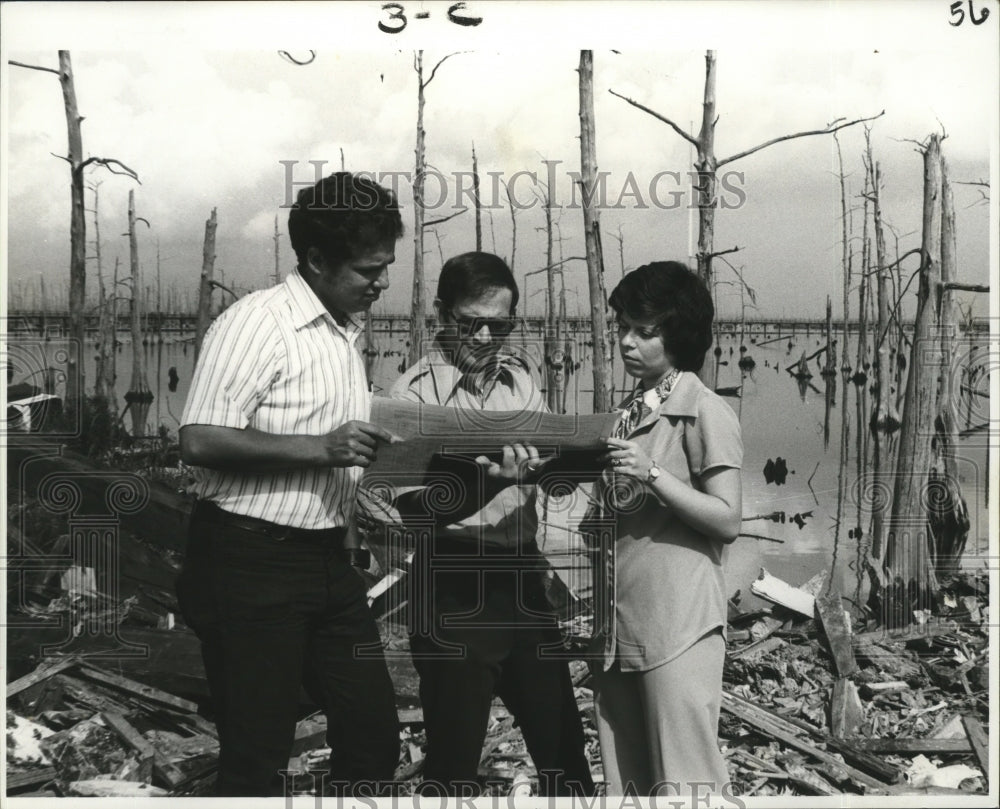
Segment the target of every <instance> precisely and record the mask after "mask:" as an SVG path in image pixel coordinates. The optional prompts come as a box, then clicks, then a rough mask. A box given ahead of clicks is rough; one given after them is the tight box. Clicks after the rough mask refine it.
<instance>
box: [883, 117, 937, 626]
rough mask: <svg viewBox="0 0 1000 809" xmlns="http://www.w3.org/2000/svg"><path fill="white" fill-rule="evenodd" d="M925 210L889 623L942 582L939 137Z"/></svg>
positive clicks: (925, 601) (892, 537) (890, 542)
mask: <svg viewBox="0 0 1000 809" xmlns="http://www.w3.org/2000/svg"><path fill="white" fill-rule="evenodd" d="M923 162H924V211H923V230H922V241H921V248H920V252H921V261H920V268H919V270H918V276H917V277H918V284H919V286H918V290H917V311H916V317H915V320H914V327H913V345H912V350H911V353H910V363H909V370H908V373H907V379H906V399H905V404H904V408H903V419H902V425H901V427H900V432H899V451H898V455H897V460H896V475H895V485H894V487H893V494H892V512H891V517H890V519H889V525H888V534H887V538H886V547H885V558H884V573H885V577H886V578H885V580H884V581H883V582H882V588H881V594H880V597H881V602H882V603H881V610H882V618H883V621H884V622H885V623H887V624H889V625H893V626H895V625H905V624H908V623H910V622H911V621H912V620H913V618H914V616H913V612H914V610H917V609H929V608H930V606H931V604H932V598H933V596H934V594H935V592H936V590H937V588H938V583H937V577H936V576H935V573H934V564H933V554H932V547H931V538H930V535H929V524H928V516H927V502H928V501H927V497H928V494H929V493H928V476H929V470H930V468H931V461H932V459H931V436H932V435H933V434H934V415H935V412H934V411H935V409H936V405H937V396H936V392H935V387H936V381H937V379H936V377H937V372H938V369H937V368H935V367H933V366H931V365H929V363H928V362H927V359H926V352H927V349H928V348H929V347H931V346H932V345H933V343H934V342H936V341H937V339H938V338H937V334H936V328H935V327H936V323H937V316H936V306H935V302H934V300H933V299H932V298H931V294H932V292H933V291H935V290H937V288H938V284H939V283H940V281H941V137H940V135H938V134H936V133H935V134H933V135H931V136H930V137H929V138H928V139H927V141H926V143H925V145H924V146H923Z"/></svg>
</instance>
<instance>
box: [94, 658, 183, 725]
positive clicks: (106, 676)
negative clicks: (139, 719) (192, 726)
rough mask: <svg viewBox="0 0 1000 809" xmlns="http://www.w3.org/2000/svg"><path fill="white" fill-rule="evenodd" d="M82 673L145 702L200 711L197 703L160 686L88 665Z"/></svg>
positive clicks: (181, 709)
mask: <svg viewBox="0 0 1000 809" xmlns="http://www.w3.org/2000/svg"><path fill="white" fill-rule="evenodd" d="M80 674H82V675H83V676H84V677H87V678H89V679H91V680H96V681H97V682H99V683H103V684H105V685H109V686H111V687H112V688H115V689H117V690H119V691H122V692H124V693H126V694H128V695H129V696H132V697H136V698H138V699H140V700H142V701H144V702H152V703H158V704H160V705H166V706H168V707H170V708H176V709H178V710H180V711H187V712H188V713H197V711H198V706H197V704H196V703H194V702H191V701H190V700H186V699H181V698H180V697H175V696H174V695H173V694H168V693H167V692H166V691H161V690H160V689H159V688H154V687H153V686H151V685H144V684H143V683H138V682H136V681H135V680H130V679H128V678H127V677H122V676H121V675H120V674H112V673H111V672H108V671H103V670H101V669H96V668H94V667H92V666H88V665H83V666H81V667H80Z"/></svg>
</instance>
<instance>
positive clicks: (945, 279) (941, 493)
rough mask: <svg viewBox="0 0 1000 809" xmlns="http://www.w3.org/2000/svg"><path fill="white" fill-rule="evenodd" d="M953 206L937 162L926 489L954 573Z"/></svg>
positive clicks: (957, 522) (938, 554)
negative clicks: (933, 386)
mask: <svg viewBox="0 0 1000 809" xmlns="http://www.w3.org/2000/svg"><path fill="white" fill-rule="evenodd" d="M955 242H956V234H955V203H954V199H953V197H952V191H951V184H950V183H949V182H948V165H947V162H946V161H945V159H944V157H943V156H942V158H941V284H940V286H939V287H938V289H937V295H936V298H937V300H936V304H937V309H938V326H939V332H940V335H941V380H940V385H939V389H938V390H939V393H938V400H937V416H936V418H935V422H934V428H935V441H934V445H933V446H934V450H935V453H934V462H933V465H932V467H931V474H930V484H929V485H930V487H932V488H933V491H934V492H935V493H936V495H937V496H935V497H933V498H929V499H930V504H929V511H930V524H931V532H932V535H933V538H934V563H935V572H936V573H937V574H938V575H939V576H942V577H943V576H946V575H953V574H954V573H955V572H957V570H958V568H959V565H960V564H961V558H962V553H963V552H964V550H965V543H966V540H967V539H968V536H969V510H968V507H967V506H966V503H965V498H964V497H963V496H962V489H961V485H960V483H959V474H958V464H957V463H956V448H957V447H958V422H957V419H956V415H955V398H954V397H955V388H954V375H955V374H956V373H958V372H959V371H958V369H957V368H955V367H953V366H954V361H955V333H956V328H957V327H956V324H955V307H954V301H953V293H952V290H951V288H950V287H949V284H953V283H954V282H955V274H956V271H955V262H956V252H957V251H956V244H955Z"/></svg>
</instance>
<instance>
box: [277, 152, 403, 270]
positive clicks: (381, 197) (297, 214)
mask: <svg viewBox="0 0 1000 809" xmlns="http://www.w3.org/2000/svg"><path fill="white" fill-rule="evenodd" d="M402 235H403V219H402V217H401V216H400V213H399V203H398V202H397V201H396V195H395V194H394V193H393V192H392V191H391V190H389V189H388V188H384V187H383V186H381V185H379V184H378V183H376V182H375V181H374V180H372V179H371V178H369V177H366V176H364V175H360V174H351V173H350V172H349V171H338V172H336V173H334V174H331V175H330V176H329V177H324V178H323V179H322V180H320V181H319V182H318V183H316V185H313V186H311V187H309V188H303V189H302V190H301V191H299V194H298V197H297V198H296V200H295V204H294V205H293V206H292V210H291V212H290V213H289V214H288V236H289V238H290V239H291V242H292V249H293V250H295V256H296V258H297V259H298V262H299V266H300V267H305V266H306V262H307V256H308V254H309V248H310V247H315V248H316V249H317V250H319V251H320V252H321V253H322V254H323V258H324V259H326V260H327V262H329V263H331V264H336V263H340V262H342V261H346V260H348V259H351V258H354V257H355V256H356V255H357V254H358V252H359V251H361V250H370V249H372V248H375V247H379V246H380V245H383V244H385V243H386V242H393V243H395V241H396V240H397V239H398V238H399V237H400V236H402Z"/></svg>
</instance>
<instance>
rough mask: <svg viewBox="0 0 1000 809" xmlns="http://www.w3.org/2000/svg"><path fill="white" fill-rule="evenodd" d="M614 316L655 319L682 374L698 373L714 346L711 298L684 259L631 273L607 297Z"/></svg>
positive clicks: (666, 345)
mask: <svg viewBox="0 0 1000 809" xmlns="http://www.w3.org/2000/svg"><path fill="white" fill-rule="evenodd" d="M608 303H609V304H611V308H612V309H614V310H615V313H616V314H618V315H621V314H622V313H624V314H625V315H627V316H628V317H630V318H632V319H633V320H652V321H654V322H655V323H656V324H657V325H658V326H659V329H660V336H661V337H662V339H663V348H664V350H666V352H667V354H669V355H670V356H671V358H672V359H673V362H674V367H676V368H677V369H678V370H680V371H699V370H701V366H702V364H703V363H704V362H705V353H706V352H707V351H708V349H709V347H710V346H711V345H712V319H713V318H714V317H715V307H714V306H713V305H712V296H711V294H710V293H709V291H708V287H707V286H705V282H704V281H702V280H701V278H699V277H698V276H697V275H696V274H695V273H693V272H692V271H691V270H690V269H688V267H687V266H686V265H684V264H681V263H680V262H679V261H654V262H653V263H652V264H646V265H644V266H642V267H639V269H637V270H633V271H632V272H630V273H628V274H627V275H626V276H625V277H624V278H622V280H621V281H620V282H619V284H618V286H616V287H615V289H614V291H613V292H612V293H611V297H610V298H609V299H608Z"/></svg>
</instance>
